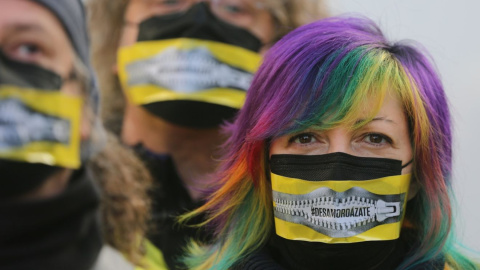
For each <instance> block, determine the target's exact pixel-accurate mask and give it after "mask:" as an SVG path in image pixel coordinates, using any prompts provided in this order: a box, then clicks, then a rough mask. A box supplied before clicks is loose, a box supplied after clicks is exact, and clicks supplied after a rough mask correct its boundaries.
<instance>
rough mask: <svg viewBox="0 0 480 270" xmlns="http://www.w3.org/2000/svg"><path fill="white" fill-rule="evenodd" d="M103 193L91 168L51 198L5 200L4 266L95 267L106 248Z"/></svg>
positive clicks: (0, 233)
mask: <svg viewBox="0 0 480 270" xmlns="http://www.w3.org/2000/svg"><path fill="white" fill-rule="evenodd" d="M99 195H100V194H99V192H98V190H97V189H96V188H95V186H94V183H93V179H92V176H91V175H90V174H89V173H88V171H86V170H80V171H78V172H76V173H75V174H74V175H73V176H72V178H71V179H70V180H69V184H68V186H67V188H66V189H65V190H64V191H63V192H62V193H61V194H59V195H56V196H55V197H52V198H48V199H41V200H30V201H10V202H1V203H0V269H15V270H24V269H25V270H27V269H71V270H74V269H75V270H86V269H90V268H91V267H92V265H93V264H94V263H95V261H96V258H97V257H98V254H99V252H100V249H101V247H102V234H101V227H100V216H99V212H98V206H99V203H100V197H99Z"/></svg>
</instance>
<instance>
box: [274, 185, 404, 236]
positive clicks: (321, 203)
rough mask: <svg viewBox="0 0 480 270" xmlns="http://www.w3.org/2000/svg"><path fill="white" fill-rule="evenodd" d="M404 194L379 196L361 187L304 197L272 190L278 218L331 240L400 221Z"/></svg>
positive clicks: (327, 190) (320, 191)
mask: <svg viewBox="0 0 480 270" xmlns="http://www.w3.org/2000/svg"><path fill="white" fill-rule="evenodd" d="M404 200H405V194H397V195H377V194H374V193H371V192H369V191H367V190H365V189H363V188H360V187H353V188H351V189H349V190H347V191H345V192H336V191H334V190H332V189H329V188H326V187H324V188H319V189H317V190H315V191H313V192H310V193H308V194H303V195H294V194H287V193H281V192H277V191H273V201H274V213H275V217H276V218H279V219H282V220H285V221H287V222H291V223H296V224H301V225H305V226H307V227H309V228H311V229H313V230H315V231H317V232H319V233H322V234H324V235H327V236H329V237H334V238H340V237H351V236H355V235H358V234H361V233H363V232H365V231H367V230H370V229H372V228H374V227H376V226H379V225H382V224H389V223H396V222H399V221H400V220H401V218H402V215H403V207H402V206H403V204H404Z"/></svg>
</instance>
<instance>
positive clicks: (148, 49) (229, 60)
mask: <svg viewBox="0 0 480 270" xmlns="http://www.w3.org/2000/svg"><path fill="white" fill-rule="evenodd" d="M171 47H174V48H176V49H181V50H191V49H194V48H198V47H204V48H208V49H209V51H210V52H211V53H212V55H213V56H215V58H216V59H218V60H219V61H221V62H223V63H226V64H228V65H230V66H233V67H237V68H240V69H243V70H245V71H248V72H250V73H254V72H255V71H257V69H258V67H259V65H260V61H261V56H260V55H259V54H258V53H255V52H253V51H249V50H247V49H243V48H240V47H237V46H233V45H228V44H225V43H220V42H214V41H207V40H200V39H191V38H177V39H167V40H160V41H143V42H138V43H135V44H134V45H132V46H128V47H123V48H121V49H120V50H119V52H118V64H119V67H125V66H127V65H128V64H129V63H131V62H134V61H138V60H143V59H148V58H151V57H153V56H156V55H157V54H158V53H160V52H161V51H163V50H165V49H167V48H171Z"/></svg>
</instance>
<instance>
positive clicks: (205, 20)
mask: <svg viewBox="0 0 480 270" xmlns="http://www.w3.org/2000/svg"><path fill="white" fill-rule="evenodd" d="M173 38H195V39H202V40H210V41H216V42H222V43H226V44H230V45H235V46H237V47H242V48H245V49H248V50H251V51H254V52H258V51H260V48H261V46H262V43H261V41H260V40H259V39H258V38H257V37H255V36H254V35H253V34H251V33H250V32H249V31H247V30H245V29H242V28H240V27H237V26H235V25H232V24H229V23H227V22H224V21H222V20H221V19H219V18H217V17H216V16H215V15H214V14H213V13H212V12H211V11H210V8H209V7H208V4H207V3H205V2H200V3H198V4H195V5H193V6H192V7H191V8H190V9H189V10H188V11H186V12H182V13H175V14H169V15H164V16H157V17H152V18H150V19H147V20H145V21H143V22H142V23H141V24H140V27H139V33H138V39H137V40H138V41H152V40H164V39H173Z"/></svg>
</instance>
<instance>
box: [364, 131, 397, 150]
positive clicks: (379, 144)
mask: <svg viewBox="0 0 480 270" xmlns="http://www.w3.org/2000/svg"><path fill="white" fill-rule="evenodd" d="M373 135H375V136H379V137H381V138H382V140H385V142H386V143H388V144H392V143H393V140H392V139H391V138H390V137H388V136H387V135H385V134H382V133H374V132H372V133H367V134H364V135H362V136H361V138H362V141H363V142H365V143H367V144H369V145H372V146H374V147H381V146H382V145H383V143H373V142H368V141H366V139H367V138H368V137H369V136H373Z"/></svg>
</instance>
